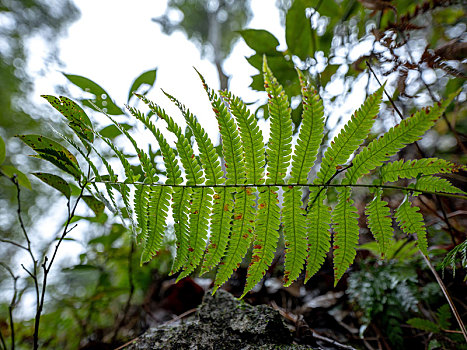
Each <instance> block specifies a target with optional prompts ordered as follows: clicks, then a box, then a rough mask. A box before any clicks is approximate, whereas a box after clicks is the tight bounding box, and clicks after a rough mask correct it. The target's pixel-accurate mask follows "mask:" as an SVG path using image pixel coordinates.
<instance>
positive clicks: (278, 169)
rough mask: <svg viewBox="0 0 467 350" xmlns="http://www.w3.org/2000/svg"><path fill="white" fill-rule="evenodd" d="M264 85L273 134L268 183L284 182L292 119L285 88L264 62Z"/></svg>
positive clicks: (288, 158) (268, 146)
mask: <svg viewBox="0 0 467 350" xmlns="http://www.w3.org/2000/svg"><path fill="white" fill-rule="evenodd" d="M263 75H264V86H265V88H266V92H267V93H268V97H269V102H268V109H269V117H270V120H271V135H270V139H269V142H268V145H267V149H266V154H267V159H268V164H267V174H266V175H267V179H266V183H267V184H282V183H284V177H285V175H286V170H287V167H288V166H289V163H290V158H291V155H292V119H291V117H290V113H291V109H290V107H289V101H288V98H287V96H286V95H285V93H284V89H283V88H282V86H281V85H280V84H279V82H278V81H277V79H276V78H275V77H274V76H273V74H272V72H271V70H270V69H269V67H268V65H267V61H266V56H265V57H264V62H263Z"/></svg>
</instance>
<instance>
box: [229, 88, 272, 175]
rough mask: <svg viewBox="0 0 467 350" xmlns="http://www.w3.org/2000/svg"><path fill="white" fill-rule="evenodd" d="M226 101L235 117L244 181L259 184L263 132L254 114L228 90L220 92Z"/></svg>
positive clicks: (262, 170) (262, 164)
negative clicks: (241, 146)
mask: <svg viewBox="0 0 467 350" xmlns="http://www.w3.org/2000/svg"><path fill="white" fill-rule="evenodd" d="M220 94H221V96H222V98H224V100H225V102H226V103H227V105H228V107H229V109H230V112H231V113H232V115H233V116H234V117H235V118H236V120H237V124H238V129H239V130H240V139H241V143H242V144H243V151H244V157H243V158H244V160H243V161H244V163H245V172H246V182H247V183H248V184H261V183H263V181H264V179H263V177H264V166H265V164H266V161H265V157H264V142H263V134H262V132H261V129H260V128H259V126H258V122H257V120H256V118H255V116H254V115H252V114H251V113H250V111H249V110H248V108H247V106H245V104H244V103H243V101H242V100H241V99H240V98H238V97H236V96H234V95H232V94H231V93H230V92H228V91H221V92H220Z"/></svg>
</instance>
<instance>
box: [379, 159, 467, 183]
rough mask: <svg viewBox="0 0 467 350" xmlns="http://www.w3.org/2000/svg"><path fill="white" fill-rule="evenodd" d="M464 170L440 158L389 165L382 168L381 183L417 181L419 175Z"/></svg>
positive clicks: (401, 161) (397, 162) (398, 162)
mask: <svg viewBox="0 0 467 350" xmlns="http://www.w3.org/2000/svg"><path fill="white" fill-rule="evenodd" d="M461 168H463V167H462V166H460V165H457V164H454V163H451V162H448V161H447V160H444V159H438V158H423V159H415V160H408V161H404V160H403V159H401V160H398V161H395V162H391V163H387V164H385V165H383V166H382V167H381V172H380V173H381V181H382V182H383V183H384V182H394V181H397V180H398V179H415V178H416V177H417V176H419V175H434V174H442V173H452V172H456V171H458V170H459V169H461Z"/></svg>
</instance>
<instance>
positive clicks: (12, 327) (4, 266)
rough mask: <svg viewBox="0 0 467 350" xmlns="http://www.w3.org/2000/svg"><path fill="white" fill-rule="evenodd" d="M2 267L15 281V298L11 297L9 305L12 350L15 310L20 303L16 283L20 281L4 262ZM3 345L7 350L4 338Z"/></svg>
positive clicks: (0, 263) (1, 264)
mask: <svg viewBox="0 0 467 350" xmlns="http://www.w3.org/2000/svg"><path fill="white" fill-rule="evenodd" d="M0 266H2V267H3V268H4V269H5V270H7V271H8V273H9V274H10V276H11V278H12V279H13V296H12V297H11V301H10V305H8V314H9V317H10V334H11V350H14V349H15V323H14V320H13V310H14V309H15V307H16V304H17V302H18V300H17V296H18V288H17V284H16V282H17V281H18V276H15V274H14V273H13V271H12V270H11V269H10V267H9V266H8V265H6V264H4V263H2V262H0ZM2 343H3V346H4V348H5V349H6V346H5V342H4V340H3V337H2Z"/></svg>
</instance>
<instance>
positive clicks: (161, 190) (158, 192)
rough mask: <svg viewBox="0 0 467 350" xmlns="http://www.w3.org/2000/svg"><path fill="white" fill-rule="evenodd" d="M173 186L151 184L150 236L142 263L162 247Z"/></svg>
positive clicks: (144, 249) (145, 244) (145, 246)
mask: <svg viewBox="0 0 467 350" xmlns="http://www.w3.org/2000/svg"><path fill="white" fill-rule="evenodd" d="M171 192H172V188H171V187H161V186H150V187H149V199H148V201H149V205H148V207H147V210H148V217H150V218H151V219H150V220H149V223H150V225H149V227H148V237H147V238H146V240H145V243H144V248H143V253H142V254H141V263H145V262H148V261H149V260H151V259H152V257H153V256H154V255H155V254H156V253H157V252H158V251H159V250H160V249H161V248H162V239H163V237H164V232H165V223H166V219H167V211H168V207H169V200H170V194H171Z"/></svg>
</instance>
